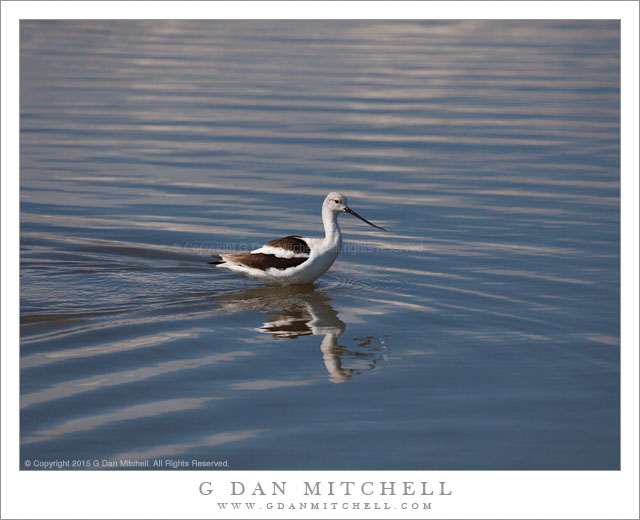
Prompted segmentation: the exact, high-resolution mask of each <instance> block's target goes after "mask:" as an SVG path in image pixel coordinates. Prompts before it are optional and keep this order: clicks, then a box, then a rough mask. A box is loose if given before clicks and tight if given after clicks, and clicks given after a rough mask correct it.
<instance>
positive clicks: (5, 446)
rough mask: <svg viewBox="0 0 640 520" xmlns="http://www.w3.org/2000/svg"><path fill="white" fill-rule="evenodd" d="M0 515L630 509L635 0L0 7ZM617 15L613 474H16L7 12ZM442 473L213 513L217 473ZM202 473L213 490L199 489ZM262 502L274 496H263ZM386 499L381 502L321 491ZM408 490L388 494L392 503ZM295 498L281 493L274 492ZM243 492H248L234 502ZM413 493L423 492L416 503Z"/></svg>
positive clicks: (14, 174)
mask: <svg viewBox="0 0 640 520" xmlns="http://www.w3.org/2000/svg"><path fill="white" fill-rule="evenodd" d="M1 8H2V157H1V159H2V325H3V326H2V390H3V391H2V459H1V461H2V462H1V463H2V466H1V468H2V518H186V517H189V518H215V517H221V515H226V516H227V517H228V518H247V517H252V518H300V517H306V518H326V517H327V516H333V517H335V516H336V515H339V516H341V517H345V515H347V516H348V517H350V518H388V517H389V516H394V517H397V518H419V517H433V518H633V519H635V518H638V325H637V323H638V171H639V169H638V2H635V1H626V2H153V3H152V2H2V6H1ZM56 18H66V19H100V18H111V19H113V18H123V19H124V18H142V19H169V18H181V19H189V18H194V19H196V18H211V19H214V18H217V19H246V18H251V19H314V18H322V19H343V18H350V19H358V18H366V19H410V18H425V19H429V18H430V19H443V18H454V19H475V18H479V19H491V18H493V19H562V18H565V19H621V20H622V22H621V31H622V39H621V47H622V75H621V81H622V110H621V117H622V119H621V123H622V173H621V177H622V179H621V180H622V188H621V208H622V209H621V218H622V230H621V260H622V300H621V302H622V328H621V343H622V362H621V383H622V425H621V426H622V439H621V440H622V454H623V455H622V461H621V462H622V469H621V470H620V471H607V472H597V471H594V472H588V471H580V472H568V471H567V472H550V471H538V472H524V471H523V472H511V471H505V472H464V471H451V472H448V471H430V472H386V471H385V472H382V471H381V472H307V471H302V472H300V471H296V472H271V471H266V472H247V471H243V472H222V471H221V472H209V471H192V472H188V471H187V472H128V471H116V472H108V471H100V472H95V473H91V474H87V473H86V472H71V471H69V472H57V471H56V472H33V471H22V472H21V471H18V468H19V461H18V453H19V452H18V449H17V447H18V446H19V439H18V415H19V413H18V401H19V393H18V390H19V389H18V371H17V370H16V367H18V366H19V351H18V347H19V305H18V302H19V290H18V273H19V207H18V204H19V182H18V181H19V174H18V172H19V131H18V129H19V104H18V99H19V98H18V95H19V84H18V81H19V75H18V74H17V71H18V63H19V37H18V36H19V20H20V19H56ZM232 480H240V481H244V482H245V483H247V485H248V486H247V487H250V486H251V483H254V482H256V481H258V480H259V481H261V482H270V481H287V482H288V484H287V486H288V488H289V489H291V490H295V489H302V487H301V486H302V483H303V482H304V481H305V480H308V481H311V482H315V481H325V482H326V481H329V480H333V481H336V482H340V481H343V480H354V481H356V482H362V481H365V480H371V481H374V482H379V481H394V480H395V481H398V482H401V481H421V480H429V481H447V482H448V486H449V488H450V489H451V490H452V491H453V495H452V496H449V497H437V496H436V497H433V499H431V500H427V501H430V502H432V507H433V509H432V510H431V511H428V512H423V511H419V512H417V513H415V512H411V511H407V512H404V511H402V510H394V511H393V513H391V515H390V513H389V511H386V512H385V511H384V510H377V511H376V510H369V511H364V510H355V511H354V510H348V511H345V510H340V509H339V510H337V511H331V510H325V511H322V510H320V511H316V512H312V511H309V510H307V511H306V512H304V511H299V510H295V511H287V510H284V511H283V510H277V509H272V510H266V509H262V510H258V511H254V512H250V511H247V510H240V511H236V512H232V511H225V512H222V511H220V510H219V509H218V508H217V502H219V501H223V500H226V499H227V498H229V497H226V496H225V492H226V491H228V489H229V482H230V481H232ZM203 481H211V482H212V486H213V488H214V489H216V492H215V493H214V494H213V495H211V496H208V497H207V496H203V495H201V494H199V493H198V486H199V485H200V483H201V482H203ZM266 498H267V499H271V501H283V500H282V499H279V498H277V497H266ZM322 498H324V499H326V500H327V501H329V502H330V501H336V502H342V501H349V502H350V501H360V502H365V501H369V502H379V503H382V502H384V501H385V498H388V499H389V500H387V501H388V502H390V503H393V500H391V497H381V496H378V495H376V496H373V497H369V498H366V497H365V498H364V499H363V497H359V498H358V497H351V498H352V499H353V500H347V499H348V498H349V497H339V496H338V497H333V498H332V497H322ZM407 498H408V499H409V501H414V500H413V499H412V497H405V498H404V499H403V498H402V497H396V498H395V499H394V500H396V501H397V502H398V503H399V502H401V501H407ZM299 499H302V500H304V498H303V497H296V496H294V495H293V494H289V495H287V497H286V501H289V500H294V501H297V500H299ZM246 500H249V498H246ZM415 501H423V500H421V499H420V498H417V499H416V500H415Z"/></svg>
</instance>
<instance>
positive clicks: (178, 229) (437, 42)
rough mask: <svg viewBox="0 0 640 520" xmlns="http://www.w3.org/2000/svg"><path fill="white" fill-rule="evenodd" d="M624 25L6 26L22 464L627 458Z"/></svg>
mask: <svg viewBox="0 0 640 520" xmlns="http://www.w3.org/2000/svg"><path fill="white" fill-rule="evenodd" d="M618 31H619V25H618V22H615V21H605V22H602V21H558V22H547V21H541V22H532V21H525V22H520V21H512V22H500V21H495V22H485V21H482V22H475V21H459V22H425V23H423V22H417V21H413V22H356V21H342V22H300V21H286V22H278V21H273V22H264V21H248V22H209V21H202V22H187V21H166V22H165V21H155V22H143V21H127V22H121V21H118V22H90V21H89V22H87V21H81V22H67V21H58V22H34V21H28V22H22V25H21V99H20V102H21V106H20V110H21V165H20V168H21V171H20V183H21V191H20V196H21V214H20V219H21V222H20V228H21V271H20V277H21V289H20V300H21V301H20V304H21V308H20V312H21V378H20V383H21V460H22V464H23V467H26V466H25V465H24V461H25V460H29V461H36V460H39V461H50V460H54V459H55V460H93V459H99V460H100V461H102V460H107V461H116V464H119V462H117V461H120V460H125V459H126V460H147V459H148V460H149V461H150V463H153V461H155V460H165V459H173V460H188V461H191V460H193V459H197V460H200V461H225V460H226V461H227V462H228V465H229V467H230V468H232V469H616V468H618V467H619V434H620V427H619V404H620V403H619V376H620V367H619V361H620V355H619V354H620V353H619V315H620V314H619V304H620V302H619V290H620V282H619V274H620V273H619V260H620V257H619V245H620V235H619V223H620V215H619V195H620V184H619V160H620V155H619V154H620V149H619V118H620V113H619V66H620V59H619V32H618ZM332 190H338V191H342V192H343V193H345V194H346V195H347V197H349V202H350V205H351V206H352V207H353V208H354V209H355V210H356V211H358V212H359V213H361V214H362V215H363V216H364V217H365V218H368V219H370V220H372V221H373V222H375V223H377V224H380V225H382V226H385V227H386V228H387V229H388V230H389V232H388V233H386V234H385V233H383V232H380V231H377V230H375V229H373V228H370V227H368V226H366V225H365V224H363V223H361V222H360V221H358V220H356V219H354V218H352V217H350V216H348V215H344V216H342V217H341V222H342V230H343V233H344V235H345V245H344V249H343V252H342V254H341V255H340V257H339V259H338V261H337V262H336V264H334V266H333V267H332V269H331V270H330V271H329V272H328V273H327V274H326V275H325V276H323V277H322V278H320V279H319V280H318V281H317V282H316V283H315V286H304V287H289V288H267V287H263V286H261V285H260V284H259V283H257V282H253V281H251V280H248V279H244V278H240V277H237V276H236V275H234V274H233V273H230V272H228V271H225V270H221V269H216V268H214V267H213V266H210V265H208V264H207V260H208V256H209V255H210V254H211V253H212V252H214V251H221V250H243V249H248V248H249V249H252V248H255V247H258V246H260V245H262V244H263V243H264V241H266V240H268V239H271V238H277V237H279V236H283V235H286V234H290V233H298V234H302V235H309V236H319V235H320V234H321V232H322V228H321V222H320V206H321V203H322V200H323V198H324V196H325V195H326V193H327V192H329V191H332ZM100 464H102V463H100ZM31 468H33V463H32V466H31Z"/></svg>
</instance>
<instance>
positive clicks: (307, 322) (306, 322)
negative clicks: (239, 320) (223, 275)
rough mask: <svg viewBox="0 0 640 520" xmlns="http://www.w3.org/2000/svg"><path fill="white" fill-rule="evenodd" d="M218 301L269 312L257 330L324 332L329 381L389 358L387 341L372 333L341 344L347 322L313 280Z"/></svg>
mask: <svg viewBox="0 0 640 520" xmlns="http://www.w3.org/2000/svg"><path fill="white" fill-rule="evenodd" d="M218 302H219V303H222V307H223V310H225V311H232V312H239V311H248V310H254V311H261V312H266V313H268V314H269V320H268V321H266V322H265V323H263V324H262V326H260V327H258V328H256V329H255V330H256V331H258V332H263V333H266V334H271V335H272V337H273V338H276V339H295V338H298V337H299V336H312V335H313V336H324V338H323V339H322V341H321V343H320V350H321V351H322V360H323V361H324V366H325V367H326V369H327V372H328V373H329V381H331V382H333V383H344V382H345V381H348V380H349V379H351V377H352V376H354V375H357V374H360V373H361V372H363V371H366V370H372V369H374V368H375V367H376V365H377V363H378V362H379V361H381V360H382V361H384V360H386V351H387V349H386V346H385V345H384V341H383V340H382V341H381V340H378V339H377V338H374V337H373V336H369V337H365V338H354V342H356V343H355V344H354V345H353V346H350V347H347V346H344V345H339V344H338V338H339V337H340V335H341V334H342V333H343V332H344V331H345V329H346V328H347V325H346V324H345V323H344V322H343V321H342V320H341V319H340V318H338V313H337V312H336V311H335V309H334V308H333V307H332V306H331V298H330V297H329V296H328V295H327V294H326V293H325V292H324V291H320V290H317V289H315V287H314V286H313V285H311V284H308V285H292V286H286V287H256V288H253V289H248V290H245V291H239V292H235V293H230V294H226V295H224V296H222V297H220V298H219V299H218Z"/></svg>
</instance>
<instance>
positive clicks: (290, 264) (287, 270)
mask: <svg viewBox="0 0 640 520" xmlns="http://www.w3.org/2000/svg"><path fill="white" fill-rule="evenodd" d="M340 213H351V214H352V215H353V216H354V217H358V218H359V219H360V220H362V221H363V222H366V223H367V224H369V225H370V226H373V227H374V228H378V229H382V230H383V231H386V229H384V228H382V227H380V226H376V225H375V224H372V223H371V222H369V221H368V220H366V219H364V218H362V217H361V216H360V215H358V214H357V213H356V212H355V211H353V210H352V209H351V208H349V206H347V198H346V197H345V196H344V195H343V194H342V193H338V192H335V191H334V192H331V193H329V195H327V197H326V198H325V199H324V202H323V203H322V223H323V224H324V233H325V236H324V238H308V237H302V236H300V235H289V236H286V237H283V238H278V239H276V240H271V241H269V242H267V243H266V244H265V245H264V246H262V247H260V248H258V249H255V250H253V251H251V252H248V253H228V254H223V255H212V256H213V257H214V258H215V259H216V260H215V261H213V262H210V263H212V264H217V266H218V267H224V268H226V269H229V270H231V271H233V272H235V273H238V274H241V275H244V276H247V277H249V278H252V279H254V280H258V281H261V282H265V283H266V284H267V285H296V284H305V283H311V282H313V281H314V280H315V279H317V278H318V277H320V276H322V275H323V274H324V273H326V272H327V270H328V269H329V268H330V267H331V266H332V265H333V262H334V261H335V259H336V258H337V256H338V254H339V253H340V249H341V248H342V233H341V231H340V226H339V225H338V215H340Z"/></svg>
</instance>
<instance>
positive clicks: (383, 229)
mask: <svg viewBox="0 0 640 520" xmlns="http://www.w3.org/2000/svg"><path fill="white" fill-rule="evenodd" d="M345 211H346V212H347V213H350V214H351V215H353V216H354V217H358V218H359V219H360V220H362V222H366V223H367V224H369V225H370V226H373V227H374V228H378V229H382V231H386V229H385V228H383V227H380V226H376V225H375V224H372V223H371V222H369V221H368V220H367V219H366V218H362V217H361V216H360V215H358V214H357V213H356V212H355V211H353V210H352V209H351V208H345Z"/></svg>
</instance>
